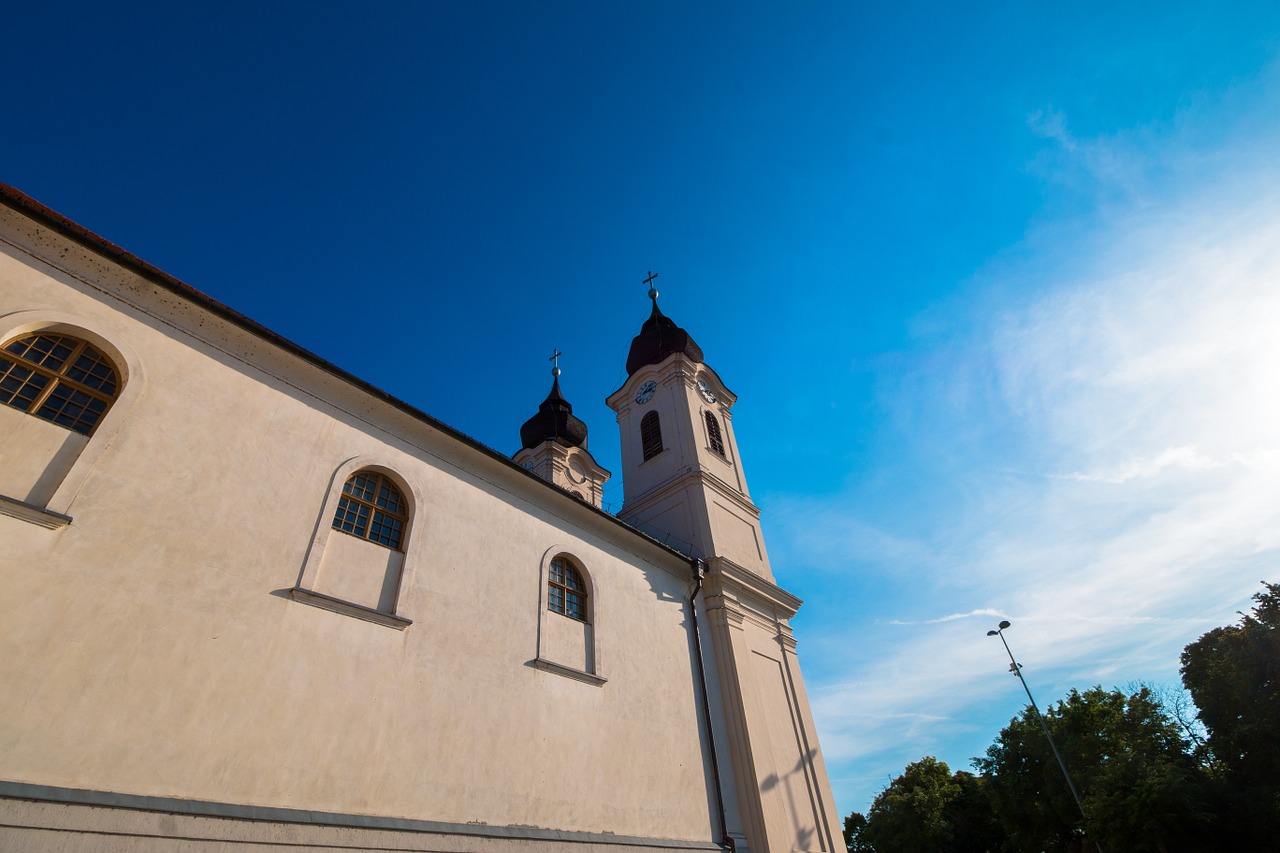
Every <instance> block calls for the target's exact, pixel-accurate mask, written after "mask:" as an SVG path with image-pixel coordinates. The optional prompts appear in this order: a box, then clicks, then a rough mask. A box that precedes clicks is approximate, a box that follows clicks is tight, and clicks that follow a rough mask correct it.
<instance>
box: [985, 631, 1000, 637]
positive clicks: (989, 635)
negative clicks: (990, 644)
mask: <svg viewBox="0 0 1280 853" xmlns="http://www.w3.org/2000/svg"><path fill="white" fill-rule="evenodd" d="M999 635H1000V632H999V631H988V632H987V636H988V637H997V636H999Z"/></svg>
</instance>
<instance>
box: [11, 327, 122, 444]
mask: <svg viewBox="0 0 1280 853" xmlns="http://www.w3.org/2000/svg"><path fill="white" fill-rule="evenodd" d="M119 385H120V381H119V378H118V376H117V374H116V369H115V366H114V365H112V364H111V362H110V361H109V360H108V359H107V357H106V356H104V355H103V354H102V353H100V352H98V351H97V350H96V349H94V348H93V347H91V346H90V345H89V344H88V343H87V342H85V341H82V340H79V339H78V338H72V337H69V336H67V335H55V334H49V333H44V334H38V335H28V336H27V337H25V338H19V339H17V340H16V341H10V342H9V343H7V344H5V346H4V349H3V350H0V403H5V404H7V405H10V406H13V407H14V408H15V409H22V410H23V411H24V412H27V413H29V414H32V415H35V416H36V417H38V418H44V419H45V420H46V421H52V422H53V423H55V424H57V425H58V426H60V427H65V428H67V429H69V430H72V431H73V432H78V433H81V434H82V435H89V434H90V433H92V432H93V428H94V427H95V426H97V425H98V421H100V420H102V416H103V415H105V414H106V413H107V410H108V409H110V408H111V404H112V403H114V402H115V398H116V393H117V392H118V391H119Z"/></svg>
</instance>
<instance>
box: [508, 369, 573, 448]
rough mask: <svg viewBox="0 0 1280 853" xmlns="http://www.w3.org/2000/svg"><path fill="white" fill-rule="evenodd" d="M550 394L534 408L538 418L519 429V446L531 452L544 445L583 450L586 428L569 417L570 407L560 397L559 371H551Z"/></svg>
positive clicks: (535, 416)
mask: <svg viewBox="0 0 1280 853" xmlns="http://www.w3.org/2000/svg"><path fill="white" fill-rule="evenodd" d="M552 374H553V375H554V376H555V379H553V380H552V382H551V393H550V394H548V395H547V399H545V400H543V401H542V403H541V404H540V405H539V406H538V414H536V415H534V416H533V417H531V418H529V420H527V421H525V422H524V426H522V427H520V443H521V444H522V445H523V446H524V449H525V450H532V449H533V448H535V447H537V446H538V445H539V444H542V443H543V442H544V441H554V442H556V443H557V444H562V445H564V446H565V447H581V448H583V449H584V450H585V449H586V447H587V425H586V424H585V423H583V422H582V419H581V418H575V417H574V416H573V406H571V405H569V401H568V400H566V399H565V398H564V397H563V396H562V395H561V393H560V368H558V367H557V368H556V369H555V370H553V371H552Z"/></svg>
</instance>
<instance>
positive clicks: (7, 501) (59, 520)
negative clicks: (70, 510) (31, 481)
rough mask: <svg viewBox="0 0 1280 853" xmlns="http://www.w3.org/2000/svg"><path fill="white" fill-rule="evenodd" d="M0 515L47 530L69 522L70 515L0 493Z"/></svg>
mask: <svg viewBox="0 0 1280 853" xmlns="http://www.w3.org/2000/svg"><path fill="white" fill-rule="evenodd" d="M0 515H7V516H9V517H10V518H16V519H18V520H19V521H28V522H30V523H32V524H35V525H38V526H40V527H45V528H48V529H49V530H57V529H59V528H61V527H66V526H67V525H68V524H70V523H71V516H69V515H63V514H61V513H58V512H50V511H49V510H47V509H41V508H40V507H38V506H32V505H31V504H29V503H23V502H22V501H19V500H14V499H13V498H8V497H5V496H4V495H0Z"/></svg>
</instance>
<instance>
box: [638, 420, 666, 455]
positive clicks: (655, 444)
mask: <svg viewBox="0 0 1280 853" xmlns="http://www.w3.org/2000/svg"><path fill="white" fill-rule="evenodd" d="M640 447H641V449H642V452H643V454H644V461H645V462H648V461H649V460H650V459H652V458H653V457H655V456H657V455H658V454H659V453H661V452H662V424H661V423H660V422H659V421H658V413H657V412H650V413H649V414H647V415H645V416H644V417H643V418H641V419H640Z"/></svg>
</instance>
